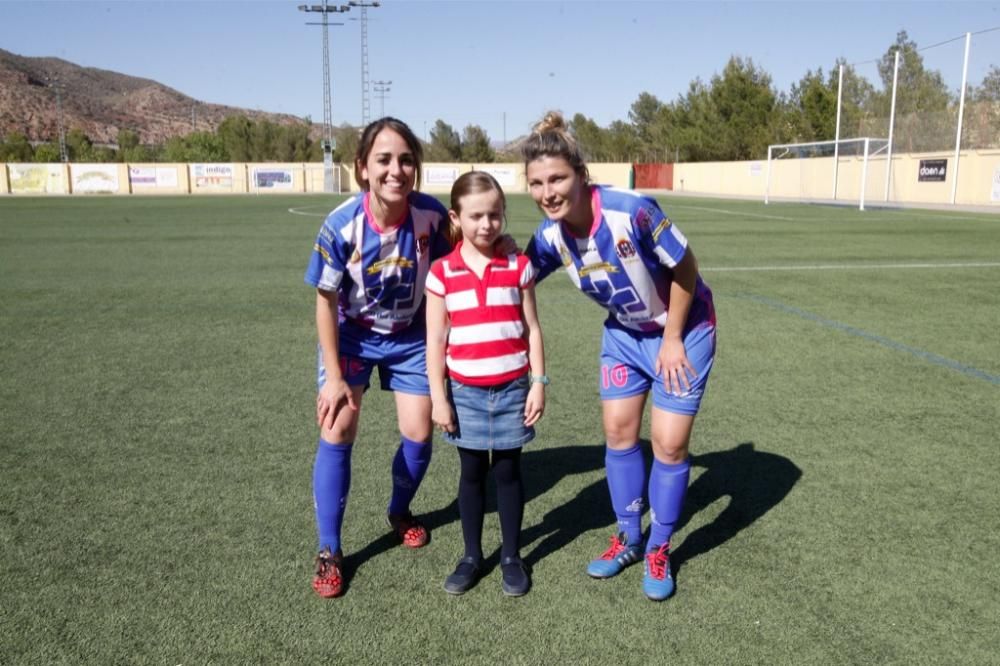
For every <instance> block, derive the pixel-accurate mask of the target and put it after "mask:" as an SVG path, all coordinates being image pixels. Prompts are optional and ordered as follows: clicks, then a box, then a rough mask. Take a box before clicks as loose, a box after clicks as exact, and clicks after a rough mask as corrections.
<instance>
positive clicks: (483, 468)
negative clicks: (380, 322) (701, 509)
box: [426, 171, 549, 596]
mask: <svg viewBox="0 0 1000 666" xmlns="http://www.w3.org/2000/svg"><path fill="white" fill-rule="evenodd" d="M505 208H506V200H505V198H504V194H503V190H501V189H500V185H499V184H498V183H497V182H496V180H495V179H494V178H493V177H492V176H490V175H489V174H487V173H483V172H480V171H473V172H470V173H466V174H463V175H462V176H461V177H460V178H459V179H458V180H456V181H455V184H454V186H453V187H452V190H451V210H450V211H449V212H448V216H449V217H450V218H451V222H452V225H453V226H452V229H455V228H457V231H459V232H460V234H461V237H460V239H459V240H458V244H457V246H456V247H455V249H454V250H453V251H452V252H451V254H449V255H447V256H446V257H444V258H442V259H440V260H439V261H437V262H435V263H434V264H433V265H432V266H431V270H430V273H429V274H428V276H427V282H426V290H427V294H426V302H427V376H428V379H429V381H430V391H431V403H432V413H431V419H432V420H433V422H434V424H435V425H436V426H438V428H440V430H441V431H442V433H443V436H444V439H445V441H447V442H449V443H451V444H454V445H456V446H457V447H458V455H459V461H460V463H461V477H460V479H459V484H458V509H459V513H460V515H461V518H462V535H463V538H464V540H465V555H464V556H463V557H462V559H461V560H460V561H459V563H458V566H457V567H456V568H455V572H454V573H452V574H451V575H450V576H448V578H447V580H445V583H444V589H445V591H446V592H448V593H450V594H462V593H463V592H466V591H467V590H469V589H470V588H471V587H472V586H473V585H475V584H476V581H477V580H478V579H479V576H480V575H481V573H482V569H483V550H482V533H483V512H484V505H485V501H486V475H487V471H488V469H489V468H490V466H491V461H490V451H492V453H493V455H492V468H493V476H494V480H495V481H496V487H497V510H498V513H499V515H500V532H501V537H502V539H503V544H502V546H501V550H500V569H501V572H502V574H503V576H502V584H501V587H502V589H503V592H504V594H506V595H508V596H520V595H522V594H525V593H526V592H527V591H528V589H529V588H530V587H531V579H530V578H529V576H528V571H527V568H526V567H525V565H524V563H523V562H522V561H521V557H520V537H521V518H522V516H523V514H524V487H523V485H522V482H521V447H522V446H523V445H524V444H526V443H528V442H529V441H531V440H532V439H534V437H535V432H534V428H533V427H532V426H534V424H535V423H536V422H537V421H538V419H539V418H541V416H542V412H543V411H544V409H545V386H546V385H547V384H548V383H549V380H548V378H547V377H546V376H545V360H544V353H543V350H542V331H541V328H540V327H539V324H538V316H537V314H536V311H535V294H534V278H535V273H534V269H533V268H532V266H531V262H529V261H528V259H527V257H525V256H524V255H522V254H509V255H502V254H499V253H497V252H495V251H494V241H495V240H496V239H497V237H498V236H499V235H500V233H501V232H502V229H503V224H504V211H505ZM446 368H447V369H446Z"/></svg>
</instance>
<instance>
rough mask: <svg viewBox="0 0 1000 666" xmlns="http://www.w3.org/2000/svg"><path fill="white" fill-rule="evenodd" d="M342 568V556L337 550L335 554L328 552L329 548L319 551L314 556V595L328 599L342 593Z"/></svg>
mask: <svg viewBox="0 0 1000 666" xmlns="http://www.w3.org/2000/svg"><path fill="white" fill-rule="evenodd" d="M343 566H344V556H343V555H341V553H340V551H339V550H338V551H337V552H336V553H333V552H330V549H329V548H324V549H323V550H321V551H320V553H319V555H317V556H316V575H315V576H313V582H312V586H313V589H314V590H316V594H318V595H319V596H321V597H323V598H324V599H329V598H332V597H339V596H340V595H341V594H343V593H344V576H343V574H342V573H341V567H343Z"/></svg>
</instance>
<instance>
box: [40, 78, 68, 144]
mask: <svg viewBox="0 0 1000 666" xmlns="http://www.w3.org/2000/svg"><path fill="white" fill-rule="evenodd" d="M45 78H46V80H47V81H49V82H50V83H49V87H50V88H52V90H54V91H55V93H56V131H57V132H59V160H60V161H62V162H69V152H68V151H67V150H66V132H65V131H64V130H63V122H62V92H61V91H62V83H61V82H60V81H59V77H57V76H46V77H45Z"/></svg>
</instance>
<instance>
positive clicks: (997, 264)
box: [698, 261, 1000, 273]
mask: <svg viewBox="0 0 1000 666" xmlns="http://www.w3.org/2000/svg"><path fill="white" fill-rule="evenodd" d="M897 268H902V269H906V268H919V269H929V268H1000V261H965V262H948V263H944V262H942V263H919V264H917V263H913V264H806V265H799V266H702V267H699V268H698V270H699V271H701V272H704V273H748V272H752V271H761V272H766V271H853V270H871V269H875V270H893V269H897Z"/></svg>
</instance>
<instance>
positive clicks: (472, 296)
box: [428, 278, 479, 312]
mask: <svg viewBox="0 0 1000 666" xmlns="http://www.w3.org/2000/svg"><path fill="white" fill-rule="evenodd" d="M429 280H430V278H428V281H429ZM442 289H443V287H442ZM444 305H445V307H446V308H447V309H448V312H458V311H460V310H474V309H475V308H478V307H479V298H478V297H477V296H476V290H475V289H466V290H465V291H456V292H453V293H450V294H447V295H446V296H445V297H444Z"/></svg>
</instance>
